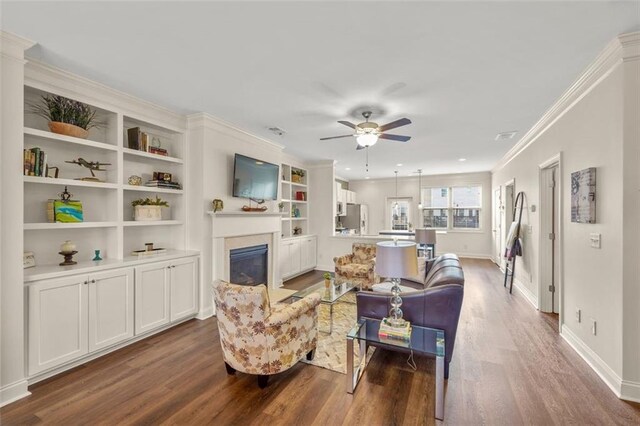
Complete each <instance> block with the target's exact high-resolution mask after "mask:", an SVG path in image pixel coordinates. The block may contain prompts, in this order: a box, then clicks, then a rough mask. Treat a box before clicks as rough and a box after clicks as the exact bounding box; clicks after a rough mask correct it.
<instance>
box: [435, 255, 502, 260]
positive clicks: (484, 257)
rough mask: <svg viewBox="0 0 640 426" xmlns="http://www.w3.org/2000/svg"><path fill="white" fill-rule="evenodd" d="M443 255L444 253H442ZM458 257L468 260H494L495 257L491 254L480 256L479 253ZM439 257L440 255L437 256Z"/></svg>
mask: <svg viewBox="0 0 640 426" xmlns="http://www.w3.org/2000/svg"><path fill="white" fill-rule="evenodd" d="M440 254H442V253H440ZM456 255H457V256H458V257H460V258H464V257H466V258H467V259H487V260H493V256H491V255H489V254H478V253H456ZM436 257H438V255H436Z"/></svg>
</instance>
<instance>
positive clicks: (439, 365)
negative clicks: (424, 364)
mask: <svg viewBox="0 0 640 426" xmlns="http://www.w3.org/2000/svg"><path fill="white" fill-rule="evenodd" d="M436 419H438V420H444V357H443V356H437V357H436Z"/></svg>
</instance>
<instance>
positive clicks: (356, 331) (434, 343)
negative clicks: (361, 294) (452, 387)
mask: <svg viewBox="0 0 640 426" xmlns="http://www.w3.org/2000/svg"><path fill="white" fill-rule="evenodd" d="M379 328H380V320H377V319H371V318H361V319H360V320H359V321H358V323H357V324H356V325H355V326H354V327H353V328H352V329H351V331H349V333H348V334H347V392H348V393H354V391H355V389H356V386H357V385H358V382H359V381H360V378H361V377H362V374H363V373H364V369H365V368H366V367H367V355H366V354H367V349H368V347H369V345H374V346H380V347H383V348H387V349H390V350H398V349H401V350H403V351H413V352H414V353H415V354H418V355H428V356H432V357H435V358H436V380H435V382H436V409H435V418H436V419H438V420H443V419H444V331H442V330H438V329H436V328H427V327H420V326H417V325H412V326H411V342H403V341H396V340H389V339H380V338H379V337H378V329H379ZM354 340H357V341H358V344H359V345H360V347H359V351H358V352H359V354H358V360H357V362H354V354H353V344H354Z"/></svg>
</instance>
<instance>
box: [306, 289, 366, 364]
mask: <svg viewBox="0 0 640 426" xmlns="http://www.w3.org/2000/svg"><path fill="white" fill-rule="evenodd" d="M319 309H320V311H319V314H318V346H317V348H316V353H315V357H314V358H313V360H312V361H307V359H306V358H303V359H302V361H303V362H306V363H307V364H312V365H316V366H318V367H322V368H326V369H328V370H332V371H336V372H338V373H342V374H347V337H346V336H347V333H348V332H349V331H350V330H351V329H352V328H353V326H354V325H355V323H356V316H357V313H356V293H355V292H349V293H347V294H345V295H344V296H342V297H341V298H340V299H339V300H338V301H337V302H336V303H335V304H334V305H333V331H332V333H331V334H329V333H328V331H329V305H325V304H320V307H319ZM354 347H355V349H354V350H355V356H357V355H358V345H357V344H355V345H354ZM374 351H375V348H373V347H371V348H369V353H368V354H367V358H369V357H371V355H373V352H374ZM354 361H356V360H355V359H354Z"/></svg>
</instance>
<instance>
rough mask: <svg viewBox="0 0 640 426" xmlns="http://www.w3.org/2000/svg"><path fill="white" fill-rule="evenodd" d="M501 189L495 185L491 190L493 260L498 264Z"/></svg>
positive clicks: (500, 248) (500, 256)
mask: <svg viewBox="0 0 640 426" xmlns="http://www.w3.org/2000/svg"><path fill="white" fill-rule="evenodd" d="M502 209H503V205H502V190H501V189H500V187H497V188H496V189H494V190H493V247H494V249H495V252H494V254H493V261H494V263H495V264H496V265H498V266H500V259H502Z"/></svg>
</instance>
